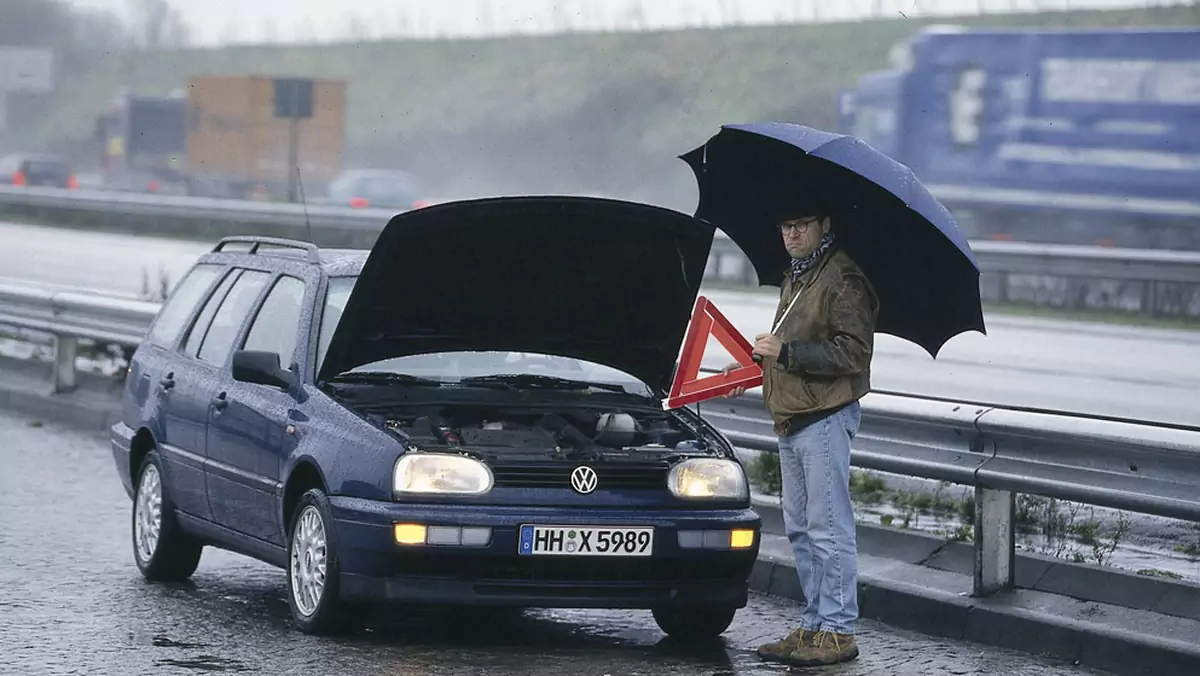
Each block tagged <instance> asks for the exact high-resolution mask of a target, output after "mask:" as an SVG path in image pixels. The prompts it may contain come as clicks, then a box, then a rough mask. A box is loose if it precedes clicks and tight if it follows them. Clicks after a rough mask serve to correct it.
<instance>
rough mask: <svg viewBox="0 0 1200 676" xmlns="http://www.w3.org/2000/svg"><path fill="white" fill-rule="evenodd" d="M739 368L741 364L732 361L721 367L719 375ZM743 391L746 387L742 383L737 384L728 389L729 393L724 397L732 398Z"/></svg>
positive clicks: (744, 391) (743, 392)
mask: <svg viewBox="0 0 1200 676" xmlns="http://www.w3.org/2000/svg"><path fill="white" fill-rule="evenodd" d="M740 368H742V365H741V364H739V363H737V362H733V363H732V364H730V365H729V366H726V367H725V368H723V369H721V375H723V376H725V375H729V372H730V371H735V370H737V369H740ZM745 393H746V387H745V386H744V385H738V386H737V387H735V388H733V389H732V390H730V391H729V393H728V394H726V395H725V398H726V399H734V398H736V397H740V396H742V395H743V394H745Z"/></svg>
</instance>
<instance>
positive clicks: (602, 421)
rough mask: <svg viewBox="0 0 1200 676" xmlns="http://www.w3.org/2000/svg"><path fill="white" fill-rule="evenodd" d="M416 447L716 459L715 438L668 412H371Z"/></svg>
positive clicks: (528, 455)
mask: <svg viewBox="0 0 1200 676" xmlns="http://www.w3.org/2000/svg"><path fill="white" fill-rule="evenodd" d="M368 416H369V417H371V418H372V419H373V420H374V421H375V423H376V424H378V425H381V426H382V427H384V428H386V429H387V430H389V431H391V432H392V433H394V434H397V435H399V436H401V437H403V438H404V439H405V440H406V441H407V442H408V444H409V445H410V446H413V447H416V448H439V447H440V448H462V449H470V450H471V451H472V452H474V453H478V454H481V455H484V456H488V457H492V458H499V457H502V458H504V459H505V460H520V459H546V458H548V457H553V458H561V459H564V460H596V459H600V458H604V459H610V460H616V459H620V458H622V457H625V458H628V459H630V460H641V461H645V460H657V459H662V458H667V457H680V456H709V455H712V454H713V453H714V452H717V451H716V447H715V446H714V441H715V440H711V439H705V438H704V437H702V436H700V435H698V434H697V431H695V430H693V429H691V428H690V426H689V425H687V424H685V423H684V422H683V421H682V420H680V419H679V418H678V417H676V416H674V415H672V414H670V413H668V412H662V411H653V410H650V411H635V412H629V411H627V410H612V409H603V408H592V407H555V408H554V409H547V408H540V407H539V408H529V407H513V406H503V407H501V406H478V405H474V406H473V405H463V404H458V405H452V406H430V405H424V406H416V407H412V408H411V409H408V410H405V411H404V412H397V411H395V410H391V411H387V412H379V413H370V414H368Z"/></svg>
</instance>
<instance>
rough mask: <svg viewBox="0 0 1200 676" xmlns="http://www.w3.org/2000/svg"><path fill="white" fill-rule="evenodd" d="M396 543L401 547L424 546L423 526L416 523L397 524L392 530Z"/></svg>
mask: <svg viewBox="0 0 1200 676" xmlns="http://www.w3.org/2000/svg"><path fill="white" fill-rule="evenodd" d="M392 530H393V532H394V534H395V536H396V542H398V543H399V544H402V545H423V544H425V526H422V525H421V524H418V523H398V524H396V525H395V526H394V527H393V528H392Z"/></svg>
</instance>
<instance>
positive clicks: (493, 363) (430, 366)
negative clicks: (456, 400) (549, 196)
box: [318, 277, 653, 396]
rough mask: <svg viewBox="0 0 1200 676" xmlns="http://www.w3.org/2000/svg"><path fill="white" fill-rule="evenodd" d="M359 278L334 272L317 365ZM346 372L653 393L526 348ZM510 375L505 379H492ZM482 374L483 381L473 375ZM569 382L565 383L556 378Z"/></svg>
mask: <svg viewBox="0 0 1200 676" xmlns="http://www.w3.org/2000/svg"><path fill="white" fill-rule="evenodd" d="M357 279H358V278H357V277H333V278H331V279H330V280H329V288H328V291H327V292H326V296H325V309H324V314H323V316H322V318H321V331H320V339H319V340H320V343H319V353H318V360H319V361H318V364H319V363H320V362H321V361H324V359H325V352H326V350H327V349H328V348H329V341H330V340H331V339H332V338H333V331H334V329H335V328H337V323H338V320H339V319H341V316H342V311H343V310H344V309H345V307H346V301H347V300H349V298H350V292H351V291H352V290H353V288H354V283H355V281H357ZM347 373H350V374H365V373H379V374H393V375H402V376H414V377H417V378H421V379H426V380H433V381H437V382H440V383H447V384H457V383H461V382H462V381H464V380H466V381H468V382H471V381H475V382H479V383H481V384H483V383H488V382H489V381H491V382H490V384H493V385H494V384H497V383H496V382H495V381H497V380H500V381H501V383H500V384H503V382H511V383H513V384H515V385H517V386H537V385H553V384H555V382H556V381H573V382H574V383H577V384H580V383H591V384H594V385H596V386H598V387H601V388H604V389H616V388H618V387H619V388H620V389H621V390H622V391H624V392H628V393H630V394H636V395H639V396H652V395H653V390H651V389H650V387H649V386H647V385H646V383H644V382H642V381H641V380H639V379H637V378H635V377H634V376H632V375H630V374H628V373H625V372H624V371H620V370H617V369H614V368H612V367H609V366H605V365H603V364H596V363H593V362H589V361H585V360H582V359H574V358H571V357H561V356H557V355H547V354H536V353H528V352H500V351H481V352H438V353H435V354H419V355H411V356H404V357H396V358H394V359H384V360H382V361H377V362H373V363H370V364H364V365H363V366H359V367H357V368H354V369H351V370H350V371H348V372H347ZM497 376H510V377H508V378H495V377H497ZM477 379H483V380H477ZM559 384H569V383H559Z"/></svg>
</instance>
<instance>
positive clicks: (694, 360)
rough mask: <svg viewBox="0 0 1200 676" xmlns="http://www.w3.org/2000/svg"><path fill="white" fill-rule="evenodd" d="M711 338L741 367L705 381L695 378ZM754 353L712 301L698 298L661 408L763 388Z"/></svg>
mask: <svg viewBox="0 0 1200 676" xmlns="http://www.w3.org/2000/svg"><path fill="white" fill-rule="evenodd" d="M710 335H711V336H714V337H715V338H716V339H717V340H718V341H720V343H721V345H722V346H724V347H725V349H726V350H728V351H729V354H731V355H733V358H734V359H736V360H737V363H739V364H741V368H737V369H734V370H732V371H730V372H729V373H727V374H725V375H721V374H719V373H718V374H716V375H712V376H707V377H705V378H697V377H696V376H697V375H698V374H699V373H700V363H701V362H702V361H703V360H704V348H705V347H707V345H708V337H709V336H710ZM753 350H754V346H753V345H751V344H750V343H749V341H747V340H746V339H745V338H743V337H742V334H741V333H739V332H738V330H737V329H736V328H734V326H733V324H732V323H731V322H730V321H729V320H728V319H726V318H725V315H723V314H721V312H720V311H719V310H717V307H716V306H715V305H713V304H712V301H710V300H708V299H707V298H705V297H704V296H698V297H697V298H696V307H695V309H693V310H692V320H691V323H689V324H688V331H687V336H686V337H684V339H683V352H682V354H681V355H680V357H679V368H678V369H677V370H676V371H675V382H673V383H671V393H670V395H668V396H667V398H666V399H665V400H664V401H663V409H664V410H667V409H672V408H679V407H680V406H686V405H688V404H694V403H696V402H698V401H704V400H706V399H713V398H715V397H719V396H721V395H724V394H728V393H729V392H731V391H733V390H734V389H735V388H738V387H758V386H759V385H762V381H763V372H762V367H760V366H759V365H758V364H755V363H754V357H753Z"/></svg>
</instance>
